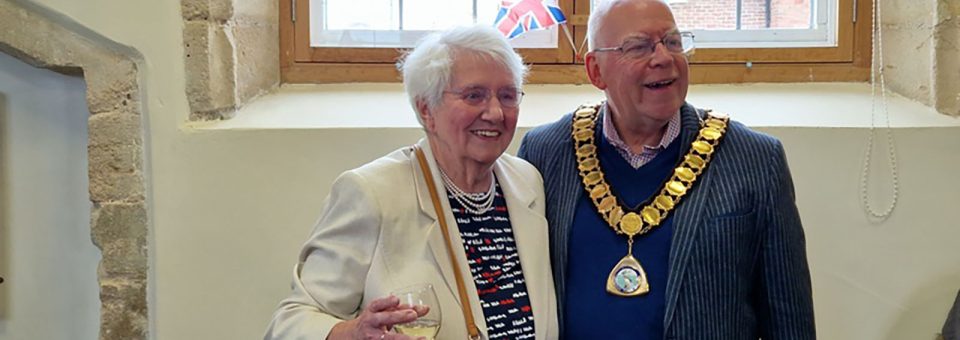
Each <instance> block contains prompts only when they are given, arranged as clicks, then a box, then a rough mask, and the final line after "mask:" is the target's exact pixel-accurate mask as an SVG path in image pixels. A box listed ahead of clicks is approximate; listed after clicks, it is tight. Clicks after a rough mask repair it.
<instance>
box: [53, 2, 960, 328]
mask: <svg viewBox="0 0 960 340" xmlns="http://www.w3.org/2000/svg"><path fill="white" fill-rule="evenodd" d="M37 2H38V3H41V4H43V5H46V6H49V7H52V8H54V9H55V10H57V11H60V12H63V13H65V14H66V15H67V16H68V17H70V18H73V19H74V20H77V21H79V22H80V23H82V24H84V25H86V26H88V27H90V28H91V29H93V30H94V31H96V32H99V33H101V34H103V35H105V36H107V37H109V38H110V39H113V40H115V41H118V42H119V43H122V44H127V45H130V46H132V47H134V48H136V49H137V50H139V51H140V52H141V53H142V54H143V56H144V58H145V63H144V65H143V67H144V69H143V71H144V78H143V79H144V80H145V91H146V92H145V94H146V96H147V101H146V102H145V104H146V114H147V118H148V127H149V133H148V148H149V152H150V154H149V160H150V162H151V167H150V169H149V170H150V174H151V177H150V179H149V183H148V185H149V186H150V190H151V196H150V198H149V199H150V200H151V202H152V204H153V206H152V208H153V212H152V214H153V216H152V225H151V236H150V246H151V252H152V253H151V255H152V257H151V273H150V274H151V279H150V280H151V282H150V287H149V294H150V296H151V298H150V321H151V327H152V329H151V334H152V336H153V338H155V339H163V340H166V339H171V340H172V339H252V338H258V337H259V336H260V335H261V334H262V331H263V329H264V328H265V326H266V324H267V323H268V321H269V319H270V314H271V313H272V312H273V308H274V307H275V306H276V304H277V303H278V302H279V300H280V299H281V298H282V297H283V296H284V295H285V294H286V293H287V291H288V289H289V286H288V284H289V276H290V271H291V268H292V265H293V262H294V261H295V259H296V254H297V252H298V250H299V246H300V244H301V243H302V242H303V241H304V238H305V237H306V236H307V234H308V232H309V230H310V228H311V226H312V223H313V221H314V220H315V219H316V217H317V216H316V213H317V211H318V210H319V207H320V204H321V201H322V199H323V197H324V196H325V194H326V192H327V190H328V188H329V185H330V183H331V181H332V180H333V178H334V177H335V176H336V175H337V174H339V173H340V172H341V171H343V170H345V169H348V168H351V167H355V166H358V165H360V164H362V163H364V162H366V161H369V160H371V159H373V158H375V157H377V156H379V155H382V154H384V153H386V152H388V151H390V150H393V149H395V148H398V147H400V146H402V145H405V144H409V143H412V142H414V141H415V140H416V139H417V138H418V137H419V136H420V132H419V130H418V129H417V128H416V127H414V126H413V125H412V124H411V122H413V118H412V116H411V115H410V111H409V108H408V107H407V105H406V103H405V102H404V101H403V100H395V99H393V98H394V97H391V98H385V99H383V103H384V104H383V105H382V106H384V107H386V108H387V109H385V110H384V111H386V112H385V113H384V114H383V115H378V116H373V117H367V118H366V119H361V120H360V123H357V124H359V125H351V124H343V123H342V121H341V120H339V119H338V118H336V117H339V116H344V115H346V114H349V113H348V110H344V107H349V106H350V105H349V104H348V103H350V100H351V98H354V100H363V99H362V98H364V97H354V94H355V92H357V91H350V90H344V89H346V87H335V88H334V89H333V91H339V92H338V93H337V95H336V96H334V97H335V98H334V101H333V102H331V103H327V104H326V105H316V104H315V103H314V104H311V102H309V101H308V102H289V103H287V104H285V105H294V106H296V105H310V106H308V108H309V109H308V110H305V111H307V112H314V113H315V114H317V115H323V116H326V117H331V118H330V121H329V123H330V125H332V126H339V127H337V128H318V127H300V128H297V127H296V126H297V125H288V126H280V127H271V128H267V129H264V128H263V127H257V125H250V126H240V127H232V128H231V127H226V128H218V127H216V126H198V125H196V124H188V123H186V119H187V116H188V107H187V102H186V96H185V94H184V74H183V72H184V71H183V69H184V67H183V61H182V58H183V48H182V46H181V42H182V41H181V40H182V38H181V37H182V33H181V29H182V26H183V23H182V19H181V17H180V8H179V1H147V0H135V1H131V0H88V1H83V2H77V1H74V0H37ZM338 88H339V89H340V90H337V89H338ZM364 88H368V89H369V88H377V86H368V87H360V89H361V90H359V92H357V93H360V94H362V93H363V92H364V90H363V89H364ZM711 89H712V90H711ZM554 90H555V91H559V92H560V93H562V96H557V98H556V99H555V100H552V101H549V100H545V99H534V96H531V98H528V99H527V101H526V103H531V102H533V103H536V102H538V101H539V102H540V103H541V105H539V106H529V105H525V106H524V109H523V110H524V112H525V113H524V114H525V115H527V114H529V115H531V116H540V117H543V118H542V119H539V120H524V121H523V122H524V124H525V125H527V126H529V125H531V124H534V123H537V122H539V121H543V120H548V119H550V118H551V117H553V116H555V115H559V114H560V113H561V112H563V111H567V110H569V109H570V108H572V107H573V106H575V105H576V104H578V103H579V101H580V100H582V99H583V98H594V97H595V96H596V92H595V91H593V90H591V89H589V88H585V87H581V88H575V87H562V88H556V89H554ZM717 90H718V89H717V88H707V87H698V88H695V89H693V90H692V93H691V94H692V95H693V96H694V98H697V100H699V102H704V103H709V104H710V105H712V106H715V107H722V108H724V109H726V110H727V111H729V112H731V113H733V114H734V116H735V117H737V113H738V112H739V111H741V110H743V111H749V112H768V113H769V114H771V115H775V114H778V112H780V109H781V108H783V107H788V108H790V110H791V112H792V113H791V115H802V114H804V112H813V113H811V117H815V116H816V115H821V116H822V115H831V114H847V115H851V116H852V117H866V115H868V114H869V108H868V106H867V105H851V104H850V103H851V102H850V101H851V99H850V97H847V96H845V95H842V93H840V94H831V93H822V94H820V95H813V96H809V95H808V96H801V97H790V96H781V97H770V94H768V93H765V92H759V93H758V92H755V91H751V90H750V89H744V88H742V87H738V86H725V87H720V88H719V91H720V92H727V93H726V94H718V95H716V96H703V97H699V98H698V97H696V96H697V95H698V93H701V91H703V92H702V93H707V92H709V93H717V92H716V91H717ZM710 91H713V92H710ZM827 92H829V91H827ZM724 96H726V97H724ZM367 98H368V97H367ZM725 98H726V99H725ZM791 98H792V99H791ZM752 99H758V100H759V99H762V101H761V102H762V104H752V103H759V102H754V101H753V100H752ZM858 100H861V101H862V98H861V99H858ZM867 102H868V100H867ZM734 103H736V104H734ZM807 105H809V106H810V107H811V109H810V110H804V109H802V108H804V107H806V106H807ZM814 107H816V108H817V109H814ZM917 107H918V106H915V105H912V106H911V105H906V106H902V107H898V108H896V109H895V110H899V111H898V112H894V114H903V115H906V116H910V115H919V116H922V117H929V115H930V114H931V113H930V112H929V111H923V110H922V109H916V108H917ZM276 109H283V108H281V107H277V108H276ZM900 111H904V112H900ZM914 111H917V112H914ZM396 115H399V116H396ZM394 117H406V118H394ZM524 119H526V118H524ZM394 120H399V121H401V123H400V124H399V125H398V126H401V127H396V128H389V127H378V126H383V125H382V123H383V122H387V121H394ZM801 120H802V119H801ZM812 121H815V118H811V120H808V122H807V123H805V124H801V126H808V127H803V128H790V127H775V126H777V125H776V124H768V123H765V121H764V120H763V119H760V120H755V121H753V122H760V123H758V124H759V125H764V126H774V127H772V128H764V130H765V131H768V132H770V133H773V134H774V135H777V136H779V137H781V138H782V139H783V140H784V142H785V144H786V147H787V151H788V156H789V158H790V161H791V164H792V165H793V170H794V177H795V181H796V183H797V188H798V200H799V205H800V209H801V213H802V215H803V218H804V222H805V224H806V226H807V230H808V249H809V251H810V261H811V266H812V267H813V275H814V277H813V280H814V288H815V302H816V307H817V313H818V314H817V322H818V325H819V333H820V336H821V338H823V339H844V340H846V339H864V340H874V339H891V340H893V339H927V338H931V337H932V336H933V334H934V333H935V332H936V331H937V330H938V329H939V328H940V326H941V325H942V322H943V319H944V316H945V313H946V311H947V310H948V308H949V303H950V302H951V301H952V300H953V297H954V294H955V293H956V290H957V289H958V288H960V257H958V256H957V251H956V250H955V249H956V246H955V243H956V240H960V228H957V226H956V223H955V222H953V221H954V217H953V216H954V215H953V214H952V211H951V210H950V209H951V208H955V207H956V206H957V205H958V203H960V182H958V179H956V177H955V176H951V175H953V174H955V172H956V171H955V170H953V169H956V168H958V167H960V158H958V157H956V154H957V152H958V151H960V128H958V127H957V126H958V125H960V124H958V123H957V122H956V120H938V121H936V122H935V123H933V124H923V125H921V126H936V127H932V128H909V127H908V126H911V125H910V124H903V125H898V126H904V128H901V129H898V130H897V137H898V138H899V139H898V143H899V144H898V147H899V150H900V154H901V160H902V164H901V168H900V170H901V172H902V183H903V187H902V190H901V191H902V197H901V202H900V205H899V206H898V210H897V212H896V214H895V215H894V216H893V217H892V218H891V220H889V221H888V222H887V223H885V224H881V225H873V224H870V223H869V222H868V221H867V220H866V219H865V218H864V217H863V213H862V212H861V210H860V208H859V206H858V202H859V201H858V199H859V198H858V197H859V196H858V188H857V183H858V178H859V177H858V175H859V167H860V160H861V156H862V149H863V145H864V143H865V139H866V131H867V130H866V129H863V128H857V127H856V126H861V127H862V126H863V125H862V123H860V125H857V124H854V125H852V126H853V127H850V128H819V127H816V126H817V125H816V124H815V123H810V122H812ZM861 121H862V120H861ZM755 125H756V124H755ZM356 126H364V128H357V127H356ZM841 126H845V125H841ZM518 136H519V134H518ZM881 170H882V169H881ZM881 173H882V172H881ZM882 179H883V178H882V177H881V180H882ZM879 193H880V196H879V198H880V199H882V198H883V197H884V196H883V193H884V191H879Z"/></svg>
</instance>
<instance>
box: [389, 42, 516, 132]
mask: <svg viewBox="0 0 960 340" xmlns="http://www.w3.org/2000/svg"><path fill="white" fill-rule="evenodd" d="M463 55H475V56H479V57H482V58H489V59H490V60H493V61H494V62H497V63H499V64H501V65H503V66H504V67H505V68H506V69H507V70H508V71H510V73H511V74H512V75H513V79H514V83H516V86H517V88H518V89H519V88H521V87H522V85H523V79H524V77H526V75H527V66H526V65H524V64H523V58H521V57H520V55H519V54H517V52H515V51H514V50H513V48H512V47H510V43H509V42H507V39H506V38H504V37H503V35H502V34H500V32H499V31H497V30H496V29H495V28H493V27H491V26H488V25H474V26H465V27H457V28H453V29H450V30H446V31H442V32H436V33H432V34H430V35H428V36H426V37H424V38H423V39H421V40H420V41H419V42H418V43H417V46H416V47H414V48H413V50H412V51H410V53H408V54H407V55H406V56H404V57H403V58H402V59H401V60H400V61H399V62H397V69H399V70H400V72H401V73H403V87H404V89H405V90H406V91H407V96H408V97H409V99H410V105H412V106H413V110H414V111H415V112H416V113H417V121H419V122H420V125H423V121H422V120H421V119H420V113H421V112H420V108H419V106H418V105H417V103H418V102H419V101H423V102H424V103H426V104H427V106H428V107H429V108H431V109H433V108H436V107H438V106H439V105H440V101H441V99H442V98H443V91H446V90H447V87H448V86H449V85H450V80H451V79H452V76H453V75H452V74H451V73H452V70H453V63H454V60H455V59H456V58H457V57H460V56H463ZM492 90H496V89H492Z"/></svg>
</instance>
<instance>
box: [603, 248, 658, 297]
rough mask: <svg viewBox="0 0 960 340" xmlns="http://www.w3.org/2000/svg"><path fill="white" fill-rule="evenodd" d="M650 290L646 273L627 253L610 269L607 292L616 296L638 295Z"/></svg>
mask: <svg viewBox="0 0 960 340" xmlns="http://www.w3.org/2000/svg"><path fill="white" fill-rule="evenodd" d="M649 291H650V284H649V283H648V282H647V273H646V272H644V271H643V267H641V266H640V262H639V261H637V259H635V258H634V257H633V255H632V254H629V253H628V254H627V256H624V257H623V258H622V259H620V262H617V265H616V266H614V267H613V270H611V271H610V275H609V276H608V277H607V292H608V293H610V294H613V295H617V296H624V297H630V296H640V295H643V294H646V293H647V292H649Z"/></svg>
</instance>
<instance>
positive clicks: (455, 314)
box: [265, 26, 559, 339]
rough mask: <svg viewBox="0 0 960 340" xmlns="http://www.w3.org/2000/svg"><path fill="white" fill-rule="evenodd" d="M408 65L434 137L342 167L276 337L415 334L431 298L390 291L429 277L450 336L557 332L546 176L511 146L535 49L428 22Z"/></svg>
mask: <svg viewBox="0 0 960 340" xmlns="http://www.w3.org/2000/svg"><path fill="white" fill-rule="evenodd" d="M398 67H399V68H400V70H401V71H402V73H403V79H404V81H403V83H404V87H405V89H406V91H407V94H408V96H409V98H410V103H411V104H412V105H413V107H414V111H416V114H417V119H418V120H419V121H420V123H421V125H423V129H424V131H425V133H426V138H424V139H422V140H420V142H418V143H417V144H416V145H414V146H412V147H405V148H402V149H400V150H397V151H394V152H392V153H390V154H388V155H386V156H384V157H382V158H380V159H377V160H374V161H373V162H370V163H368V164H366V165H364V166H361V167H359V168H357V169H353V170H350V171H347V172H345V173H343V174H342V175H340V177H338V178H337V180H336V181H335V182H334V184H333V187H332V189H331V192H330V196H329V197H328V198H327V201H326V204H325V207H324V208H323V212H322V215H321V217H320V220H319V222H318V223H317V225H316V227H315V228H314V231H313V233H312V235H311V236H310V238H309V240H308V241H307V242H306V244H305V245H304V247H303V250H302V251H301V253H300V261H299V263H298V264H297V265H296V267H295V269H294V278H293V292H292V294H291V296H290V297H288V298H287V299H285V300H284V301H283V302H282V303H281V305H280V307H279V308H278V310H277V311H276V313H275V314H274V317H273V321H272V323H271V324H270V327H269V329H268V330H267V334H266V336H265V338H267V339H407V338H409V337H408V336H406V335H402V334H398V333H396V332H394V328H393V326H394V325H397V324H402V323H406V322H410V321H413V320H415V319H417V317H418V316H419V315H423V314H425V313H426V310H425V309H423V308H420V307H417V306H409V305H405V304H401V303H400V301H399V299H398V298H397V297H395V296H392V295H390V293H391V292H392V291H394V290H396V289H399V288H402V287H405V286H410V285H414V284H420V283H427V284H430V285H432V286H433V287H434V288H435V291H436V295H437V298H438V304H439V310H440V313H442V323H441V327H440V332H439V334H438V335H437V337H436V338H437V339H465V338H469V337H470V336H471V335H479V337H480V338H484V339H532V338H536V339H554V338H557V337H558V336H559V334H558V329H557V327H558V326H557V311H556V300H555V299H556V298H555V295H554V288H553V278H552V274H551V270H550V261H549V252H548V251H549V250H548V245H547V240H548V239H547V225H546V220H545V219H544V217H543V214H544V194H543V186H542V179H541V178H540V175H539V173H538V172H537V171H536V170H535V169H534V168H533V167H532V166H531V165H530V164H528V163H526V162H525V161H523V160H520V159H519V158H515V157H513V156H509V155H504V154H503V152H504V150H506V148H507V146H508V145H509V144H510V142H511V140H512V139H513V135H514V130H515V128H516V124H517V115H518V113H519V104H520V100H521V98H522V97H523V92H522V91H521V86H522V85H523V78H524V76H525V74H526V67H525V66H524V65H523V61H522V60H521V58H520V56H519V55H517V54H516V52H514V51H513V49H512V48H511V47H510V45H509V44H508V43H507V41H506V40H505V39H504V38H503V37H502V36H501V35H500V34H499V32H497V31H496V30H494V29H493V28H490V27H484V26H473V27H464V28H456V29H452V30H449V31H445V32H440V33H435V34H433V35H430V36H428V37H427V38H425V39H424V40H422V41H421V42H420V43H419V44H418V45H417V47H416V48H414V50H413V51H411V52H410V53H409V54H408V55H407V56H406V57H405V58H404V60H403V61H401V62H400V63H399V64H398ZM418 153H419V154H420V155H421V156H422V157H423V162H422V163H421V161H420V159H418ZM422 164H426V167H424V166H422ZM431 190H433V191H434V193H437V196H436V197H438V199H436V200H432V199H431ZM438 208H439V209H438ZM438 210H439V211H438ZM440 219H442V220H445V221H446V222H447V223H446V225H447V226H448V227H447V228H446V230H447V232H446V234H444V232H443V231H442V230H443V229H444V228H441V226H440V224H441V223H440V221H439V220H440ZM448 244H449V245H450V247H448ZM458 274H459V276H460V277H461V278H460V281H461V282H462V284H460V285H459V287H463V288H459V287H458V284H457V282H456V281H457V278H456V276H457V275H458ZM461 292H463V293H462V294H461ZM461 306H464V307H466V308H467V309H468V310H467V311H466V312H465V311H464V309H463V308H462V307H461ZM470 314H472V319H473V323H474V324H475V325H476V327H475V328H473V327H471V326H470V325H469V322H468V320H467V319H468V318H471V315H470ZM469 328H473V330H472V331H471V330H469ZM474 333H477V334H474Z"/></svg>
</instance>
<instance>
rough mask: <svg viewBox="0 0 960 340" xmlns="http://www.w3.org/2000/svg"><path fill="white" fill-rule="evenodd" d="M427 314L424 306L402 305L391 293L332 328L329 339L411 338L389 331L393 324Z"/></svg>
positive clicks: (391, 339)
mask: <svg viewBox="0 0 960 340" xmlns="http://www.w3.org/2000/svg"><path fill="white" fill-rule="evenodd" d="M425 314H427V309H426V307H424V306H416V307H411V306H408V305H401V304H400V299H399V298H397V297H396V296H393V295H390V296H387V297H383V298H379V299H376V300H373V301H371V302H370V304H368V305H367V308H364V310H363V311H362V312H360V315H359V316H357V318H356V319H353V320H349V321H343V322H340V323H338V324H336V325H335V326H333V329H331V330H330V334H328V335H327V340H410V339H414V338H412V337H409V336H406V335H403V334H397V333H393V332H389V330H390V329H391V328H393V325H396V324H399V323H406V322H410V321H413V320H416V319H417V318H418V317H420V316H422V315H425Z"/></svg>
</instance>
